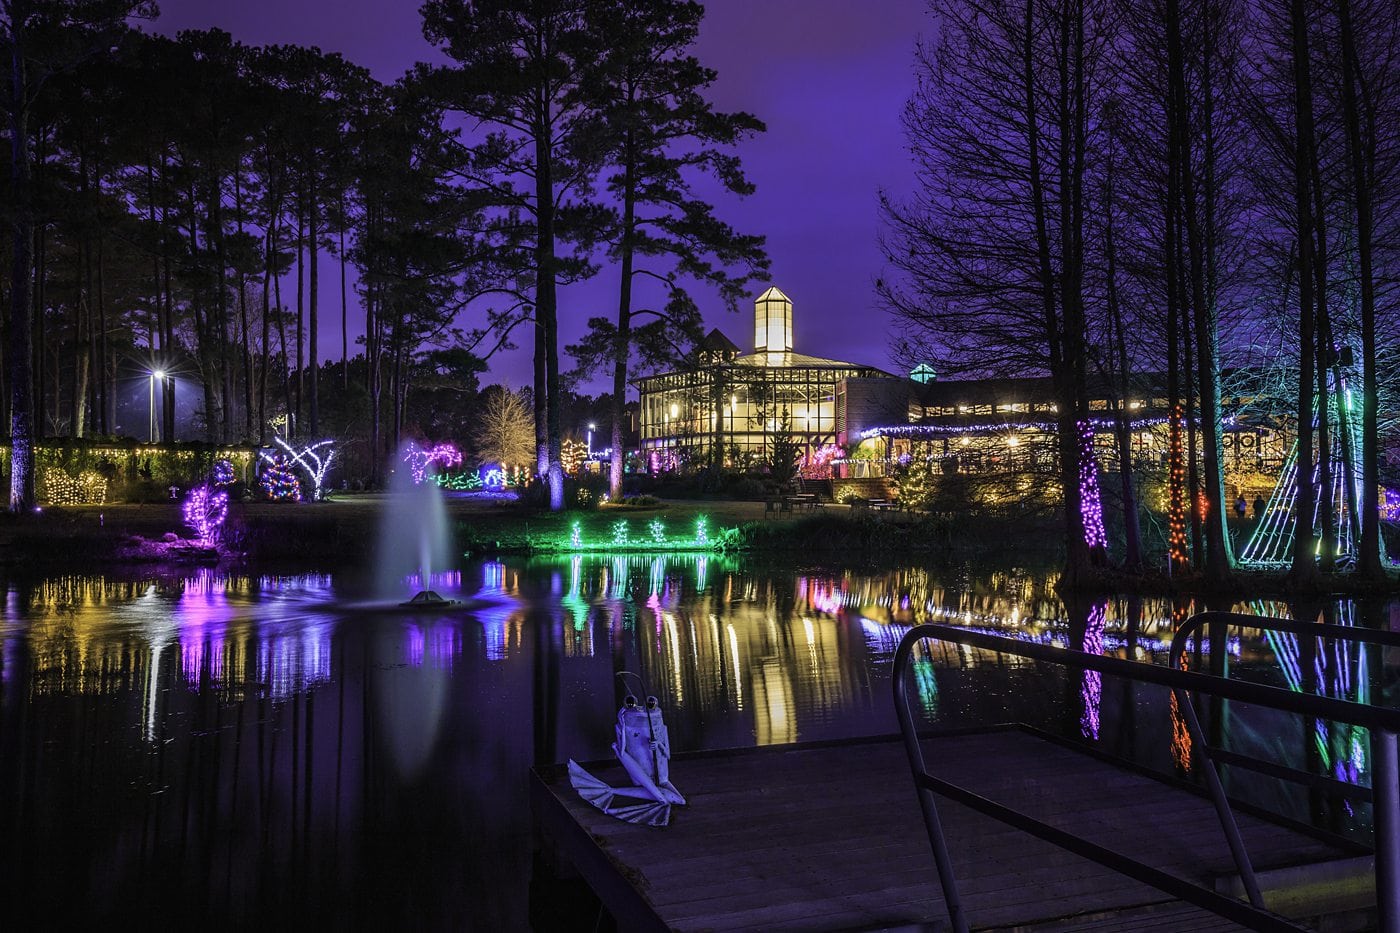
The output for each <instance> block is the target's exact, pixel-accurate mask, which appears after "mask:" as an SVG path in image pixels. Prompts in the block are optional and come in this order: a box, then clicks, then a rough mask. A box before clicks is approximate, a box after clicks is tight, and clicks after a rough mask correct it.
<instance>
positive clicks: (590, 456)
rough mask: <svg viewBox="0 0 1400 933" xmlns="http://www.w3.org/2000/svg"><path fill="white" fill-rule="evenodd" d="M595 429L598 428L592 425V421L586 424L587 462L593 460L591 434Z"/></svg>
mask: <svg viewBox="0 0 1400 933" xmlns="http://www.w3.org/2000/svg"><path fill="white" fill-rule="evenodd" d="M597 427H598V426H597V425H596V424H594V423H593V422H592V421H590V422H588V459H589V460H592V459H593V432H594V431H595V430H596V429H597Z"/></svg>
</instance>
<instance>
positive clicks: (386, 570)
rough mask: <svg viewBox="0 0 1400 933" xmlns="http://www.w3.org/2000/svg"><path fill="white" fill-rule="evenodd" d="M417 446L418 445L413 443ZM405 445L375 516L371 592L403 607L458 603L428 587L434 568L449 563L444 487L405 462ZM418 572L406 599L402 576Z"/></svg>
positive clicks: (408, 448) (439, 570)
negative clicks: (413, 592)
mask: <svg viewBox="0 0 1400 933" xmlns="http://www.w3.org/2000/svg"><path fill="white" fill-rule="evenodd" d="M412 449H416V448H412ZM409 451H410V445H407V444H406V445H404V447H403V448H402V449H401V450H400V456H399V459H398V461H397V466H398V468H397V469H395V470H394V471H393V473H392V474H391V475H390V479H389V497H388V499H387V500H386V501H385V503H384V513H383V515H382V517H381V518H380V521H379V556H378V560H377V561H376V567H377V571H376V574H375V595H376V596H377V597H378V598H380V599H384V600H392V601H394V602H396V603H398V605H399V606H401V607H403V608H406V609H426V610H432V609H445V608H449V607H454V606H460V605H461V603H460V602H459V601H457V600H455V599H445V598H443V597H442V596H440V595H438V594H437V593H436V592H435V591H434V590H433V589H432V582H431V581H432V573H433V571H434V570H437V571H438V572H442V571H444V570H446V569H447V568H448V565H449V554H450V542H451V535H450V534H449V533H448V528H447V509H446V506H445V505H444V504H443V498H442V490H441V489H440V488H438V485H437V484H436V483H433V482H431V481H429V480H428V478H427V477H426V476H418V477H415V472H414V471H413V470H411V469H409V468H408V467H407V466H405V465H404V455H405V454H406V453H408V452H409ZM414 575H416V576H417V579H418V590H419V592H418V593H417V594H416V595H414V596H413V597H412V598H411V599H409V600H407V601H404V600H403V597H404V595H405V591H404V581H405V579H406V578H409V577H413V576H414Z"/></svg>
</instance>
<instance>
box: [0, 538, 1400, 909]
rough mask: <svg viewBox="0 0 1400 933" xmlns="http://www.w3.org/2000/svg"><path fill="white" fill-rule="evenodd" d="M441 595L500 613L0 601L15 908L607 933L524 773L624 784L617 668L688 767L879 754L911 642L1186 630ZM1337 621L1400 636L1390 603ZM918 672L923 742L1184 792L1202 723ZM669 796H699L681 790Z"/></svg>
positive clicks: (1157, 609) (1332, 732)
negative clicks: (645, 695) (838, 749)
mask: <svg viewBox="0 0 1400 933" xmlns="http://www.w3.org/2000/svg"><path fill="white" fill-rule="evenodd" d="M431 583H432V586H433V587H434V588H435V589H437V590H439V591H440V592H443V593H444V594H445V595H448V596H455V597H460V598H467V597H474V598H475V599H477V600H479V601H480V604H479V605H477V606H476V608H472V609H470V610H458V611H453V612H446V613H441V614H415V613H414V612H411V611H397V610H392V611H391V610H389V609H388V608H386V606H385V605H384V604H382V603H375V602H373V601H371V600H370V599H369V598H368V596H367V593H368V587H369V584H368V583H367V582H366V581H365V579H364V574H362V573H358V572H344V573H312V574H308V573H297V574H275V573H267V574H245V573H229V572H222V571H218V570H210V569H200V570H183V571H181V570H169V571H164V572H160V573H152V574H149V575H135V576H121V575H111V576H63V577H50V578H40V579H11V580H8V581H5V582H4V583H3V614H2V615H0V813H3V816H0V847H3V848H2V849H0V851H3V855H2V856H0V877H3V878H4V885H5V888H6V893H7V895H8V903H9V904H11V905H14V904H19V905H22V908H24V909H25V910H24V912H29V913H31V914H32V915H33V916H34V917H36V918H39V919H42V920H43V921H44V922H45V923H46V924H49V925H54V926H60V925H61V926H69V925H77V924H80V923H88V922H94V921H117V922H130V923H141V924H142V925H149V923H150V922H151V919H152V918H160V919H161V922H162V925H169V924H170V923H174V922H185V923H198V924H200V925H202V926H209V925H213V926H218V927H223V926H234V927H249V926H252V925H255V924H268V923H271V924H274V925H276V926H278V927H282V926H291V925H293V924H301V925H306V924H310V925H314V926H322V925H332V924H334V925H352V924H353V925H359V926H380V925H383V926H390V927H395V928H396V927H399V926H403V925H406V924H409V925H412V926H414V927H416V928H423V929H447V928H450V929H482V930H515V929H527V928H529V927H530V925H531V923H532V921H533V922H534V924H535V925H536V926H537V928H542V929H544V928H559V929H568V928H571V927H573V926H579V925H582V926H584V927H585V928H591V927H592V920H593V915H592V914H589V915H588V916H587V917H586V922H584V923H582V924H579V923H578V920H579V917H578V916H577V915H571V914H570V911H575V910H595V911H596V906H595V905H589V904H588V903H587V902H586V901H578V900H577V899H576V898H575V900H570V899H568V898H566V897H564V896H563V895H562V894H558V893H557V892H558V890H560V889H556V888H552V887H549V886H548V884H547V883H546V879H545V878H544V876H543V874H542V873H541V872H539V871H537V868H536V865H535V864H534V860H533V859H532V841H531V823H530V810H529V802H528V793H527V781H526V776H527V773H528V769H529V767H530V766H531V765H533V764H535V763H552V762H557V761H562V760H564V759H567V758H574V759H577V760H580V761H585V760H589V759H596V758H602V757H605V756H606V755H608V754H609V752H608V743H609V742H610V741H611V738H612V723H613V720H614V717H615V715H616V710H617V706H618V703H619V700H620V697H621V691H620V690H619V687H618V684H619V679H618V677H617V675H618V673H619V672H621V671H631V672H635V673H636V674H637V675H639V676H640V678H641V679H642V680H643V682H644V683H645V684H646V688H647V690H648V691H649V692H651V693H654V694H655V695H657V696H658V697H659V698H660V701H661V704H662V706H663V709H664V711H665V716H666V721H667V723H668V726H669V729H670V735H671V742H672V746H673V749H674V750H675V751H685V750H696V749H715V748H728V747H743V746H752V745H767V744H774V743H790V742H805V741H812V740H822V739H840V738H846V737H854V736H866V735H878V734H889V733H893V732H894V731H896V729H897V726H896V722H895V718H894V713H893V704H892V699H891V691H890V666H891V659H892V656H893V652H894V649H895V646H896V645H897V644H898V641H899V638H900V636H901V635H902V634H903V633H904V632H905V631H906V630H907V628H908V626H910V625H912V624H914V623H917V622H922V621H941V622H947V623H951V624H956V625H964V626H971V627H974V628H978V629H982V630H985V631H992V632H997V633H1001V634H1015V635H1017V636H1019V637H1023V638H1030V639H1035V640H1039V641H1044V642H1051V643H1056V644H1066V645H1074V646H1076V647H1079V646H1083V647H1085V648H1086V649H1087V650H1092V651H1102V652H1107V653H1110V654H1114V655H1117V656H1120V657H1133V658H1137V659H1139V660H1147V661H1153V662H1156V663H1165V662H1166V657H1167V653H1168V647H1169V645H1170V640H1171V634H1172V631H1173V626H1174V625H1175V624H1176V623H1177V622H1178V621H1179V620H1181V619H1184V618H1185V617H1186V616H1187V615H1188V614H1189V613H1191V612H1192V611H1194V610H1195V608H1196V607H1194V606H1192V605H1190V604H1188V603H1178V604H1176V605H1172V604H1170V603H1167V602H1166V601H1163V600H1154V599H1139V598H1113V599H1100V600H1096V601H1095V600H1089V601H1083V602H1077V603H1073V604H1071V605H1065V604H1064V603H1062V602H1061V601H1060V600H1059V599H1058V598H1057V597H1056V596H1055V594H1054V590H1053V586H1052V583H1053V579H1052V578H1051V577H1050V576H1049V575H1047V574H1046V573H1044V572H1037V571H1031V570H1025V569H1018V568H1010V567H1003V568H991V569H986V568H980V569H979V568H960V569H953V570H946V571H937V572H935V571H931V570H926V569H921V568H919V567H917V566H906V567H895V568H889V569H880V570H870V569H847V568H840V567H828V568H801V569H798V568H793V567H756V566H754V565H752V564H750V563H746V562H736V561H734V560H729V559H725V558H722V557H718V556H715V557H696V556H686V555H679V554H673V555H667V556H659V557H649V556H645V555H629V556H626V557H617V558H610V557H607V556H592V555H590V556H582V557H574V558H567V557H566V558H557V559H525V558H520V559H511V560H504V561H488V562H472V563H466V564H463V565H462V566H461V567H460V568H459V569H457V570H454V571H452V572H450V573H447V574H441V575H437V576H435V577H434V578H433V579H432V581H431ZM1213 608H1235V609H1237V610H1240V611H1245V612H1251V613H1260V614H1274V615H1289V614H1290V607H1287V606H1283V605H1280V604H1274V603H1268V602H1263V601H1255V602H1250V603H1242V604H1239V605H1237V606H1234V607H1230V606H1214V607H1213ZM1318 610H1321V611H1323V612H1324V614H1325V615H1326V616H1327V617H1328V618H1329V619H1330V620H1332V621H1337V622H1341V623H1343V624H1358V625H1366V626H1371V627H1378V628H1393V627H1400V625H1398V624H1397V623H1400V604H1386V603H1376V604H1360V605H1358V604H1353V603H1350V602H1344V603H1331V604H1328V605H1326V606H1319V607H1310V608H1309V609H1308V613H1313V612H1316V611H1318ZM1299 611H1301V610H1299ZM1305 641H1306V640H1305ZM1227 647H1228V651H1229V653H1230V657H1231V665H1232V671H1233V672H1234V673H1236V674H1238V675H1239V676H1243V677H1248V678H1250V679H1254V680H1258V681H1261V682H1265V683H1271V684H1275V685H1281V686H1289V687H1292V688H1294V689H1300V688H1301V687H1303V686H1305V685H1306V684H1307V683H1309V682H1312V681H1314V680H1315V682H1316V683H1317V684H1319V685H1320V688H1321V689H1322V690H1324V691H1325V692H1327V693H1328V694H1329V695H1334V696H1343V697H1347V698H1353V699H1355V698H1358V697H1359V698H1362V699H1373V700H1376V701H1379V699H1380V698H1381V697H1383V696H1388V695H1389V691H1390V688H1391V687H1392V685H1393V684H1394V682H1395V681H1396V680H1397V673H1400V672H1397V670H1396V669H1395V668H1394V667H1391V666H1388V665H1386V664H1384V663H1382V662H1383V661H1384V658H1383V657H1382V656H1381V655H1380V654H1378V653H1375V652H1370V653H1367V652H1362V653H1357V652H1356V651H1354V650H1353V651H1350V652H1348V651H1345V650H1332V649H1331V648H1329V649H1328V650H1327V651H1322V652H1311V651H1309V650H1308V649H1309V647H1310V646H1308V645H1300V644H1299V641H1298V640H1297V639H1291V638H1287V637H1284V638H1279V637H1276V636H1266V635H1264V634H1263V633H1261V632H1259V631H1257V630H1248V629H1245V630H1234V631H1232V632H1231V633H1230V635H1229V639H1228V642H1227ZM915 673H916V678H915V680H916V683H917V691H918V697H917V706H918V708H919V709H921V710H922V712H923V714H924V716H925V717H926V718H927V719H928V720H929V722H930V723H932V724H936V725H938V726H970V725H979V724H989V723H995V722H1002V721H1012V720H1016V721H1022V722H1027V723H1030V724H1032V725H1035V726H1037V727H1040V728H1043V729H1047V730H1050V731H1053V732H1056V733H1059V734H1062V735H1066V736H1071V737H1075V738H1077V739H1078V740H1080V741H1083V742H1085V743H1088V744H1092V745H1094V746H1097V747H1099V748H1101V749H1103V750H1104V751H1106V752H1109V753H1112V754H1116V755H1121V756H1124V757H1130V758H1133V759H1134V760H1136V761H1138V762H1139V763H1141V764H1144V765H1146V766H1150V767H1153V768H1157V769H1161V770H1164V771H1167V772H1169V773H1171V772H1177V773H1186V772H1185V770H1184V769H1183V768H1182V765H1183V763H1184V762H1185V761H1186V757H1187V756H1186V753H1185V749H1184V743H1185V741H1186V740H1185V739H1184V738H1183V735H1182V730H1181V726H1180V723H1181V720H1180V717H1179V716H1174V715H1173V709H1172V704H1171V701H1170V698H1169V696H1168V695H1167V694H1166V693H1165V692H1164V691H1161V690H1158V689H1156V688H1152V687H1148V686H1144V685H1135V684H1131V683H1127V682H1124V681H1121V680H1115V679H1113V678H1104V679H1100V678H1098V677H1097V676H1095V675H1092V674H1088V675H1086V674H1084V673H1067V672H1066V671H1064V670H1062V669H1057V668H1053V667H1048V666H1045V665H1035V664H1031V663H1029V662H1019V661H1017V660H1015V659H1013V658H1010V657H1008V656H1004V655H992V654H987V653H983V652H977V651H970V650H965V649H959V648H956V647H954V646H951V645H944V644H940V645H935V646H933V647H931V648H930V650H929V651H928V652H926V653H924V654H922V655H921V656H920V657H919V659H918V660H917V661H916V668H915ZM1206 712H1208V713H1210V714H1211V715H1208V716H1206V717H1205V720H1206V721H1207V722H1209V723H1210V728H1212V729H1213V730H1215V731H1216V733H1217V735H1218V737H1221V738H1223V740H1225V741H1226V743H1227V744H1229V745H1230V747H1231V748H1233V749H1235V750H1237V751H1241V752H1243V753H1246V754H1251V755H1264V756H1268V757H1270V758H1272V759H1274V760H1278V761H1283V762H1287V763H1290V764H1293V765H1295V766H1298V767H1304V768H1308V769H1310V770H1313V771H1315V772H1317V773H1323V774H1327V775H1329V776H1331V777H1333V778H1336V779H1339V780H1342V781H1346V782H1353V783H1357V782H1359V783H1363V784H1364V783H1366V782H1367V780H1368V778H1369V767H1368V762H1367V760H1366V754H1367V753H1366V747H1367V746H1366V735H1365V732H1364V730H1356V729H1346V728H1343V727H1338V726H1335V725H1332V724H1328V723H1322V722H1303V721H1298V720H1297V718H1296V717H1294V718H1292V719H1290V718H1289V717H1284V716H1273V715H1266V714H1264V713H1262V712H1260V711H1258V710H1252V711H1251V710H1248V709H1245V708H1243V707H1241V706H1240V705H1239V704H1233V705H1231V707H1230V708H1229V709H1228V710H1225V709H1220V710H1208V711H1206ZM672 779H673V780H674V781H675V783H676V784H677V786H678V787H679V788H680V790H681V791H682V792H683V793H684V792H686V791H687V790H688V788H687V786H686V782H685V771H684V767H683V765H677V766H676V767H674V768H673V770H672ZM1227 779H1236V777H1235V776H1234V775H1229V776H1227ZM1232 790H1233V791H1235V792H1238V793H1242V794H1244V795H1245V796H1247V797H1249V798H1251V799H1255V800H1257V801H1258V802H1260V803H1261V804H1262V805H1265V806H1269V807H1271V808H1273V809H1276V810H1278V811H1280V812H1283V813H1285V814H1287V815H1290V816H1293V817H1296V818H1300V819H1306V820H1310V821H1312V822H1314V823H1315V824H1318V825H1320V826H1323V827H1325V828H1327V829H1330V830H1332V831H1335V832H1340V833H1344V834H1357V835H1361V836H1363V837H1364V835H1365V834H1366V832H1367V830H1368V828H1369V813H1368V812H1367V808H1366V807H1364V806H1361V805H1352V806H1349V805H1348V804H1346V802H1345V801H1343V800H1340V799H1332V798H1330V797H1324V796H1320V795H1317V794H1313V795H1311V796H1306V795H1299V794H1297V793H1295V792H1293V791H1291V790H1290V789H1289V788H1288V787H1287V786H1286V785H1283V784H1281V783H1280V782H1277V781H1272V780H1268V779H1254V778H1251V779H1249V781H1247V782H1238V783H1236V784H1235V785H1234V786H1233V787H1232ZM911 794H912V789H911ZM576 901H577V902H576ZM571 921H572V922H571Z"/></svg>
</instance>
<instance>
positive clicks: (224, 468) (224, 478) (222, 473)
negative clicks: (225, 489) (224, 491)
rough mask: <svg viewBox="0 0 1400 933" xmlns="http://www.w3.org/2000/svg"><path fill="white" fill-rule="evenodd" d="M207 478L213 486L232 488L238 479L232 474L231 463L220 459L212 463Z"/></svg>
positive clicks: (236, 475) (235, 474)
mask: <svg viewBox="0 0 1400 933" xmlns="http://www.w3.org/2000/svg"><path fill="white" fill-rule="evenodd" d="M209 477H210V479H212V480H213V481H214V485H215V486H232V485H233V484H234V481H235V480H237V479H238V474H237V473H235V472H234V469H233V463H232V462H231V461H229V460H227V459H221V460H216V461H215V462H214V469H213V470H211V471H210V473H209Z"/></svg>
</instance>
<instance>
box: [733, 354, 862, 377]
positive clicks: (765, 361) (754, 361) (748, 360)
mask: <svg viewBox="0 0 1400 933" xmlns="http://www.w3.org/2000/svg"><path fill="white" fill-rule="evenodd" d="M730 365H731V366H749V367H752V368H754V369H869V370H874V371H875V372H881V370H878V369H875V367H874V366H866V365H864V364H863V363H847V362H845V361H844V360H830V359H827V358H826V357H824V356H808V355H807V354H806V353H793V352H792V351H788V352H786V353H782V352H777V351H775V352H772V353H770V352H768V351H767V350H760V351H759V352H757V353H745V354H743V355H741V356H736V357H734V359H732V360H730Z"/></svg>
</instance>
